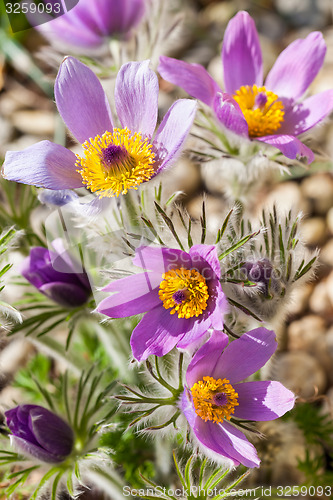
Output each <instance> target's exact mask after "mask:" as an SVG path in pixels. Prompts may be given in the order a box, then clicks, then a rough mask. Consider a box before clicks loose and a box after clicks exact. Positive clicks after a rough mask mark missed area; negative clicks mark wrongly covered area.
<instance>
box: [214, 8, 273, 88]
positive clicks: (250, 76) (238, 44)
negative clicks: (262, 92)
mask: <svg viewBox="0 0 333 500" xmlns="http://www.w3.org/2000/svg"><path fill="white" fill-rule="evenodd" d="M222 64H223V74H224V85H225V90H226V92H228V93H229V94H234V93H235V91H236V90H237V89H239V88H240V87H241V86H242V85H250V86H252V85H254V84H256V85H258V86H260V85H262V81H263V67H262V54H261V48H260V43H259V37H258V33H257V29H256V26H255V23H254V21H253V19H252V18H251V16H250V15H249V14H248V13H247V12H245V11H242V12H238V14H236V16H235V17H234V18H233V19H231V21H230V22H229V24H228V26H227V29H226V31H225V34H224V40H223V46H222Z"/></svg>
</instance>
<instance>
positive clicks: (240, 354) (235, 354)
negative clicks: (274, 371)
mask: <svg viewBox="0 0 333 500" xmlns="http://www.w3.org/2000/svg"><path fill="white" fill-rule="evenodd" d="M276 348H277V342H276V339H275V333H274V332H273V331H272V330H267V329H266V328H256V329H254V330H251V331H250V332H247V333H244V334H243V335H242V336H241V338H239V339H236V340H233V341H232V342H231V343H230V344H229V345H228V347H226V349H225V350H224V352H223V354H222V356H220V358H219V360H218V362H217V363H216V365H215V368H214V370H213V371H212V372H211V376H212V377H214V378H216V379H218V378H222V379H223V378H227V379H228V380H230V382H231V384H233V383H237V382H240V381H241V380H244V379H245V378H247V377H248V376H249V375H252V374H253V373H255V372H256V371H257V370H259V368H261V367H262V366H264V365H265V364H266V363H267V361H268V360H269V359H270V357H271V356H272V355H273V353H274V352H275V350H276Z"/></svg>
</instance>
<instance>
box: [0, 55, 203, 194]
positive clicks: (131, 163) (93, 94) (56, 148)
mask: <svg viewBox="0 0 333 500" xmlns="http://www.w3.org/2000/svg"><path fill="white" fill-rule="evenodd" d="M158 90H159V89H158V80H157V76H156V74H155V73H154V72H153V71H152V70H150V69H149V61H144V62H130V63H127V64H124V65H123V66H122V67H121V69H120V71H119V73H118V76H117V79H116V88H115V104H116V110H117V113H118V118H119V121H120V124H121V125H120V128H118V127H114V126H113V121H112V116H111V110H110V106H109V103H108V101H107V98H106V95H105V92H104V90H103V87H102V85H101V84H100V82H99V80H98V78H97V77H96V75H95V74H94V73H93V72H92V71H91V70H90V69H89V68H88V67H87V66H85V65H84V64H82V63H81V62H79V61H78V60H76V59H75V58H73V57H67V58H66V59H65V60H64V62H63V63H62V65H61V67H60V70H59V73H58V76H57V79H56V83H55V99H56V103H57V106H58V110H59V112H60V114H61V116H62V118H63V120H64V122H65V123H66V125H67V127H68V128H69V130H70V131H71V132H72V134H73V135H74V136H75V137H76V139H77V140H78V141H79V142H80V143H82V147H83V154H82V156H80V155H77V156H76V155H75V154H74V153H73V152H72V151H70V150H69V149H66V148H64V147H63V146H60V145H58V144H54V143H52V142H50V141H42V142H39V143H37V144H35V145H33V146H30V147H28V148H27V149H25V150H23V151H19V152H13V151H9V152H7V154H6V158H5V162H4V165H3V176H4V177H5V178H6V179H9V180H12V181H16V182H22V183H24V184H32V185H35V186H40V187H44V188H48V189H54V190H60V189H74V188H79V187H83V186H86V187H87V188H88V189H89V190H90V191H91V192H93V193H96V194H97V195H98V196H99V197H101V198H102V197H113V196H118V195H120V194H126V193H127V191H128V190H129V189H137V188H138V186H140V185H141V184H142V183H143V182H147V181H149V180H150V179H152V178H153V177H155V176H156V175H157V174H159V173H160V172H161V171H162V170H164V169H165V168H166V167H167V166H169V165H170V164H171V162H173V161H174V160H175V159H176V157H177V155H178V154H179V153H180V151H181V147H182V145H183V143H184V141H185V139H186V137H187V135H188V133H189V130H190V128H191V125H192V122H193V120H194V115H195V109H196V103H195V102H193V101H191V100H189V99H180V100H178V101H176V102H175V103H174V104H173V105H172V106H171V108H170V109H169V111H168V112H167V114H166V115H165V117H164V119H163V120H162V123H161V124H160V126H159V128H158V130H157V133H156V135H155V137H154V138H153V134H154V131H155V127H156V121H157V112H158V103H157V101H158Z"/></svg>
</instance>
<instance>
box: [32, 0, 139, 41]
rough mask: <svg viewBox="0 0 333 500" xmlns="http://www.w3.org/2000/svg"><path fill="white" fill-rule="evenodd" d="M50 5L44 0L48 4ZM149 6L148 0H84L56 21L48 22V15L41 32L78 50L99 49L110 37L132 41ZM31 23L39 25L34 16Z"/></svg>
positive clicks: (48, 37)
mask: <svg viewBox="0 0 333 500" xmlns="http://www.w3.org/2000/svg"><path fill="white" fill-rule="evenodd" d="M57 1H58V0H57ZM59 1H60V0H59ZM48 2H49V0H44V3H45V4H46V3H48ZM52 3H56V1H55V0H53V1H52ZM58 3H59V2H58ZM145 4H146V0H80V1H79V2H78V3H77V5H76V6H75V7H74V8H72V9H71V10H69V11H68V12H66V13H65V14H64V15H62V16H59V17H57V18H55V19H52V18H51V17H50V20H48V22H47V23H45V21H46V18H47V16H45V14H44V20H43V21H44V23H45V24H42V25H40V26H37V29H38V30H39V31H40V32H41V33H42V34H43V35H44V36H45V37H46V38H47V39H48V40H49V41H50V42H51V43H54V44H59V43H63V44H65V45H66V46H69V47H73V48H74V49H75V48H79V49H96V48H98V47H100V46H101V45H103V43H104V42H105V41H106V40H107V39H108V38H120V39H126V38H128V36H129V35H130V33H131V31H132V30H133V28H135V27H136V26H137V25H138V24H139V22H140V21H141V20H142V18H143V16H144V14H145V11H146V5H145ZM56 11H57V9H55V10H54V12H55V13H56ZM39 17H40V16H39ZM51 19H52V20H51ZM38 20H39V18H37V21H38ZM30 21H31V23H32V24H33V25H34V24H35V23H34V17H33V16H32V15H30Z"/></svg>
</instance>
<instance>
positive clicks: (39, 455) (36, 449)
mask: <svg viewBox="0 0 333 500" xmlns="http://www.w3.org/2000/svg"><path fill="white" fill-rule="evenodd" d="M10 440H11V442H12V445H13V447H15V448H16V449H17V450H19V451H20V452H22V453H24V454H27V455H30V456H32V457H34V458H36V459H37V460H40V461H41V462H45V463H51V464H52V463H59V462H63V460H64V458H65V457H63V456H62V457H58V456H56V455H54V454H53V453H49V452H48V451H46V450H43V448H41V447H40V446H38V445H35V444H32V443H30V442H28V441H25V439H23V438H20V437H17V436H12V435H11V436H10Z"/></svg>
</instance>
